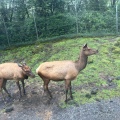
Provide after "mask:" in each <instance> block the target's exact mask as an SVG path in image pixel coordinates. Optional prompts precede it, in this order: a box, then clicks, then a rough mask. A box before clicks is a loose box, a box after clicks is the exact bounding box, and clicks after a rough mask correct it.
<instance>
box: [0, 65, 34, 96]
mask: <svg viewBox="0 0 120 120" xmlns="http://www.w3.org/2000/svg"><path fill="white" fill-rule="evenodd" d="M29 76H30V77H32V78H34V77H35V75H34V74H33V73H32V71H31V69H30V67H29V66H27V65H26V64H25V63H24V64H17V63H3V64H0V91H1V92H2V89H4V91H5V92H6V93H7V94H8V96H9V97H11V96H10V94H9V93H8V91H7V89H6V82H7V80H15V82H16V84H17V86H18V88H19V92H20V97H21V87H20V84H19V81H21V82H22V86H23V93H24V94H25V88H24V87H25V84H24V79H28V77H29ZM2 94H3V93H2Z"/></svg>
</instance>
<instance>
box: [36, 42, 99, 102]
mask: <svg viewBox="0 0 120 120" xmlns="http://www.w3.org/2000/svg"><path fill="white" fill-rule="evenodd" d="M97 52H98V50H94V49H91V48H89V47H87V44H85V45H84V46H83V47H82V50H81V52H80V55H79V58H78V60H77V61H71V60H64V61H52V62H45V63H42V64H41V65H40V66H39V67H38V68H37V69H36V73H37V74H38V75H39V76H40V77H41V78H42V79H43V82H44V85H43V87H44V91H45V92H47V93H49V95H50V97H52V95H51V93H50V91H49V89H48V84H49V82H50V80H53V81H62V80H64V81H65V91H66V100H65V102H66V103H67V94H68V90H70V98H71V99H73V96H72V88H71V81H72V80H74V79H75V78H76V77H77V75H78V74H79V72H80V71H81V70H83V69H84V68H85V67H86V65H87V60H88V56H90V55H93V54H96V53H97Z"/></svg>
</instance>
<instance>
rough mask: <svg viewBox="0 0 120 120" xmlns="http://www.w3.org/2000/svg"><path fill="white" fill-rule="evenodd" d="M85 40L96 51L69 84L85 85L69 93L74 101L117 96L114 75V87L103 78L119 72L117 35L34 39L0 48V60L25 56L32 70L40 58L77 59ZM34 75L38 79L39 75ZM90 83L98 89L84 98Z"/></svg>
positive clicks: (40, 60) (85, 101)
mask: <svg viewBox="0 0 120 120" xmlns="http://www.w3.org/2000/svg"><path fill="white" fill-rule="evenodd" d="M85 43H88V46H89V47H91V48H95V49H98V50H99V53H98V54H97V55H93V56H90V57H89V60H88V65H87V67H86V68H85V69H84V70H83V71H81V72H80V74H79V75H78V77H77V78H76V79H75V80H74V81H72V86H77V87H79V86H84V85H88V87H83V88H82V89H77V90H75V92H74V94H73V95H74V102H76V103H78V104H84V103H87V102H93V101H95V100H96V99H109V98H112V97H117V96H120V92H119V91H120V81H119V80H115V79H114V80H113V82H114V83H115V84H116V87H113V88H111V87H109V86H108V83H107V80H106V79H107V78H108V77H113V78H115V77H117V76H120V45H119V44H120V38H119V37H100V38H99V37H96V38H75V39H67V40H66V39H63V40H61V41H58V42H48V43H47V42H46V43H36V44H33V45H29V46H23V47H22V46H21V47H17V48H15V47H14V48H11V49H8V50H4V51H3V50H1V51H0V52H1V57H0V63H3V62H13V61H22V60H25V61H26V63H27V64H28V65H29V66H31V67H32V70H33V72H34V73H35V70H36V68H37V67H38V66H39V64H40V63H42V62H44V61H54V60H74V61H75V60H77V59H78V56H79V53H80V49H81V47H82V46H83V45H84V44H85ZM36 79H39V80H40V78H36ZM31 81H32V80H30V82H31ZM32 82H33V81H32ZM58 84H61V83H58ZM92 85H93V86H92ZM105 86H108V88H107V89H106V87H105ZM93 87H98V88H100V89H99V91H98V93H97V94H96V95H92V96H91V98H89V99H88V98H87V97H86V96H85V95H86V94H87V93H90V90H91V89H92V88H93ZM61 103H63V101H61ZM62 107H66V105H65V104H62Z"/></svg>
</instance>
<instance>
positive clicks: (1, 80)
mask: <svg viewBox="0 0 120 120" xmlns="http://www.w3.org/2000/svg"><path fill="white" fill-rule="evenodd" d="M2 86H3V79H0V92H1V93H2V97H3V101H4V102H5V97H4V94H3V91H2Z"/></svg>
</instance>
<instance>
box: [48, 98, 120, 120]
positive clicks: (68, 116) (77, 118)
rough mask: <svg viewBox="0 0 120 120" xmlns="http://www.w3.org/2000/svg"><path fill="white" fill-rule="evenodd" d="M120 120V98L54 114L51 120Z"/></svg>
mask: <svg viewBox="0 0 120 120" xmlns="http://www.w3.org/2000/svg"><path fill="white" fill-rule="evenodd" d="M63 119H64V120H120V98H116V99H112V100H109V101H101V102H95V103H90V104H85V105H81V106H79V107H71V108H68V109H64V110H61V111H60V112H59V111H58V112H55V111H54V112H53V116H52V117H51V119H50V120H63Z"/></svg>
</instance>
